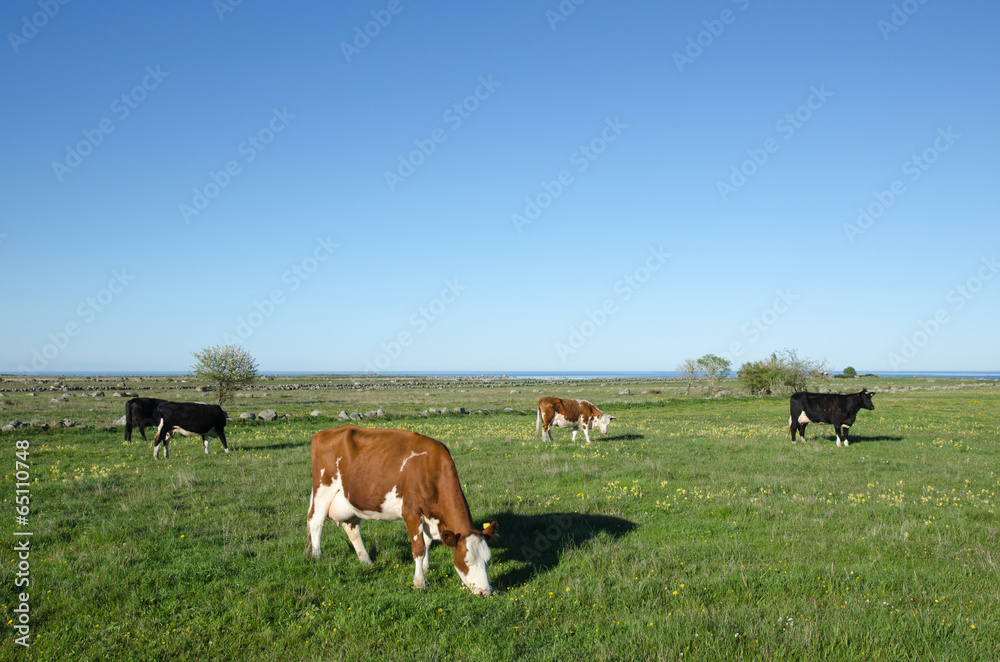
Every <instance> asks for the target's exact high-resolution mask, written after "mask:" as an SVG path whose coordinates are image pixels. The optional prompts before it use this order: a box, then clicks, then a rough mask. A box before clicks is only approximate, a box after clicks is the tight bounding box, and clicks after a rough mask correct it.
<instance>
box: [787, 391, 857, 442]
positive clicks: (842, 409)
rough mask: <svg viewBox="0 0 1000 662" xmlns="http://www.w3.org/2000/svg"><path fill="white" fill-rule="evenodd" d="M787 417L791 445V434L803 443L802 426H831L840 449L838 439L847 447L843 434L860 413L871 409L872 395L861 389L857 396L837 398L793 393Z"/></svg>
mask: <svg viewBox="0 0 1000 662" xmlns="http://www.w3.org/2000/svg"><path fill="white" fill-rule="evenodd" d="M789 405H790V408H791V413H790V415H789V417H788V429H789V431H790V432H791V433H792V443H793V444H794V443H795V432H796V431H798V433H799V434H801V435H802V441H805V440H806V425H807V424H809V423H832V424H833V432H834V434H835V435H837V445H838V446H840V439H841V435H843V439H844V445H845V446H850V445H851V442H850V441H848V440H847V430H848V428H850V427H851V426H852V425H854V419H855V418H856V417H857V415H858V412H859V411H860V410H861V409H875V405H873V404H872V393H871V392H870V391H866V390H865V389H861V390H860V391H859V392H857V393H849V394H847V395H841V394H839V393H793V394H792V398H791V400H790V401H789Z"/></svg>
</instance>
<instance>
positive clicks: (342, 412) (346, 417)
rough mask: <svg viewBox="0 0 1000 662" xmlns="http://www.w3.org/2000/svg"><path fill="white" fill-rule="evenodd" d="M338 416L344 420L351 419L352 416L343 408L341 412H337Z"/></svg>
mask: <svg viewBox="0 0 1000 662" xmlns="http://www.w3.org/2000/svg"><path fill="white" fill-rule="evenodd" d="M337 418H339V419H340V420H342V421H346V420H348V419H350V418H351V417H350V416H348V415H347V412H346V411H343V410H341V412H340V413H339V414H337Z"/></svg>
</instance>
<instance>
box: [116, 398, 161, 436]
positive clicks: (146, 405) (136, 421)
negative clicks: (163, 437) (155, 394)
mask: <svg viewBox="0 0 1000 662" xmlns="http://www.w3.org/2000/svg"><path fill="white" fill-rule="evenodd" d="M164 402H166V400H161V399H160V398H132V399H131V400H129V401H128V402H126V403H125V441H132V430H133V429H135V430H138V431H139V434H141V435H142V440H143V441H146V428H148V427H150V426H155V425H156V424H157V423H159V422H160V419H158V418H157V417H156V408H157V407H159V406H160V405H161V404H163V403H164Z"/></svg>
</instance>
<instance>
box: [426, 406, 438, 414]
mask: <svg viewBox="0 0 1000 662" xmlns="http://www.w3.org/2000/svg"><path fill="white" fill-rule="evenodd" d="M427 411H429V412H430V413H432V414H436V413H438V410H437V407H428V409H427Z"/></svg>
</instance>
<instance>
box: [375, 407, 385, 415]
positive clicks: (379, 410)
mask: <svg viewBox="0 0 1000 662" xmlns="http://www.w3.org/2000/svg"><path fill="white" fill-rule="evenodd" d="M375 415H376V416H379V417H381V416H385V410H384V409H378V410H376V411H375Z"/></svg>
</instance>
